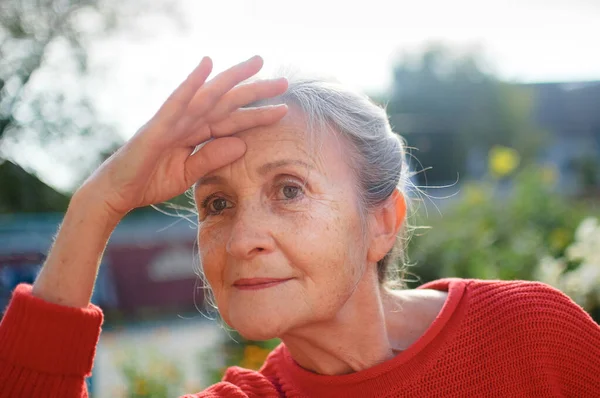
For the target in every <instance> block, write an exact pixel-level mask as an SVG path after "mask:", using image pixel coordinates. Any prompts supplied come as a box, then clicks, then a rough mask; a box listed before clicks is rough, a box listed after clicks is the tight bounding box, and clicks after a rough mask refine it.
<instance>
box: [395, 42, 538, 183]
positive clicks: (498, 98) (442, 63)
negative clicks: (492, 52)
mask: <svg viewBox="0 0 600 398" xmlns="http://www.w3.org/2000/svg"><path fill="white" fill-rule="evenodd" d="M483 64H484V63H483V62H482V57H481V56H480V55H479V54H478V53H477V52H468V53H466V54H458V53H456V52H453V51H452V50H450V49H449V48H446V47H443V46H441V45H431V46H430V47H428V48H427V49H426V50H425V51H424V52H422V53H417V54H413V55H408V56H405V57H404V58H403V60H402V62H400V63H399V64H397V65H396V67H395V68H394V82H393V87H392V92H391V96H390V98H389V102H388V105H387V108H388V111H389V112H390V114H391V118H392V123H393V124H394V127H395V128H396V130H397V131H398V132H399V133H400V134H401V135H403V136H404V137H405V138H406V140H407V142H408V144H409V146H411V147H414V148H416V149H417V151H418V152H416V157H417V158H418V159H419V160H420V161H421V163H422V164H423V167H425V168H427V167H431V166H432V167H433V169H432V170H430V171H428V174H429V175H430V176H431V179H433V180H434V182H440V181H448V180H453V179H455V178H456V176H457V174H460V175H461V176H463V175H464V174H465V172H466V171H467V170H468V169H470V170H471V171H473V167H467V162H468V161H469V159H471V160H475V161H476V162H477V161H479V169H480V171H481V173H484V172H485V155H486V154H487V153H488V151H489V149H490V148H491V147H493V146H495V145H503V146H507V147H511V148H514V149H516V150H517V151H518V152H519V153H520V154H521V156H522V158H523V160H524V162H525V163H529V161H530V160H533V159H534V158H535V156H536V154H537V152H538V150H539V149H540V146H541V145H542V144H543V141H544V133H543V132H542V131H541V130H540V129H539V128H538V127H537V126H536V124H535V123H534V122H533V118H532V110H533V105H534V102H533V97H532V95H531V93H530V92H529V91H528V89H527V88H525V87H523V86H519V85H516V84H508V83H504V82H502V81H499V80H498V79H497V78H496V77H495V76H494V75H493V74H492V73H490V72H488V71H487V70H486V69H485V68H484V67H483V66H482V65H483ZM474 155H475V156H474ZM476 155H479V156H476ZM471 166H473V165H472V164H471ZM476 168H477V167H476ZM477 177H479V176H477Z"/></svg>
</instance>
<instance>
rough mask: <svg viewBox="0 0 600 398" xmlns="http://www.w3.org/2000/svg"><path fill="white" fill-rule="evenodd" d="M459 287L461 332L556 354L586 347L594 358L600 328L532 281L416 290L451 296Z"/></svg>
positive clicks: (454, 283) (442, 284) (444, 284)
mask: <svg viewBox="0 0 600 398" xmlns="http://www.w3.org/2000/svg"><path fill="white" fill-rule="evenodd" d="M459 286H460V290H462V291H463V294H462V297H461V303H460V307H461V312H462V313H463V317H462V320H461V328H462V329H463V330H469V331H474V330H476V331H477V334H478V335H480V337H482V335H484V334H485V335H487V336H488V337H493V338H494V339H496V338H501V339H502V340H503V341H505V342H510V343H512V344H515V345H517V346H519V345H521V346H527V347H530V348H533V347H534V346H538V347H541V346H546V347H558V348H556V350H557V351H560V350H563V351H565V352H568V351H570V350H571V351H573V350H574V351H579V350H586V349H589V350H588V351H589V352H596V355H599V354H600V348H599V347H600V326H598V325H597V324H596V323H595V322H594V320H593V319H592V318H591V317H590V315H589V314H588V313H586V312H585V311H584V310H583V309H582V308H581V307H580V306H579V305H577V304H576V303H575V302H574V301H573V300H571V299H570V298H569V297H568V296H566V295H565V294H564V293H562V292H561V291H559V290H557V289H555V288H554V287H552V286H549V285H547V284H545V283H541V282H533V281H499V280H477V279H458V278H449V279H442V280H438V281H434V282H430V283H428V284H425V285H424V286H422V288H425V289H437V290H447V291H449V292H452V291H453V290H459V288H458V287H459ZM500 334H501V335H500ZM592 345H595V346H594V347H592ZM595 361H596V362H598V363H600V361H598V360H597V359H596V360H595Z"/></svg>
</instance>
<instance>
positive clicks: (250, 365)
mask: <svg viewBox="0 0 600 398" xmlns="http://www.w3.org/2000/svg"><path fill="white" fill-rule="evenodd" d="M267 355H269V350H267V349H265V348H260V347H259V346H257V345H252V344H251V345H247V346H246V347H245V348H244V358H243V359H242V363H241V364H240V365H241V366H242V367H243V368H246V369H254V370H257V369H259V368H260V367H261V366H262V364H263V362H264V361H265V359H266V358H267Z"/></svg>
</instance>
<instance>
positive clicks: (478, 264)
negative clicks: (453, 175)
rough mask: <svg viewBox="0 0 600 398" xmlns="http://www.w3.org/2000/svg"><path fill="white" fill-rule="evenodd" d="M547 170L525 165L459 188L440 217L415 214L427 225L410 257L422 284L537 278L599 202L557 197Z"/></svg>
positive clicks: (552, 175)
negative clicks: (510, 174)
mask: <svg viewBox="0 0 600 398" xmlns="http://www.w3.org/2000/svg"><path fill="white" fill-rule="evenodd" d="M555 179H556V173H555V172H554V171H553V169H550V168H543V167H529V168H525V169H524V170H522V171H520V172H519V173H518V174H517V175H516V176H515V177H514V179H512V180H493V179H491V178H488V179H487V180H484V181H481V182H467V183H464V184H463V186H462V188H461V192H460V194H459V195H458V197H457V198H455V199H454V200H451V199H449V200H450V201H451V203H448V204H447V205H446V206H445V207H443V208H442V210H441V213H442V215H439V216H431V213H430V216H429V217H428V218H426V217H425V216H424V215H423V214H420V215H419V217H418V221H417V223H418V224H419V225H428V226H430V227H431V229H429V230H425V231H424V232H423V233H420V234H418V236H415V238H414V239H413V241H412V242H411V245H410V248H409V250H410V258H411V260H412V261H414V262H415V263H417V265H418V266H417V268H416V269H415V270H414V271H413V272H414V273H415V274H417V275H418V276H419V277H420V278H421V281H420V282H418V283H416V284H417V285H418V284H420V283H422V282H426V281H430V280H434V279H437V278H441V277H463V278H483V279H496V278H498V279H525V280H532V279H535V271H536V267H537V266H538V263H539V261H540V259H541V258H542V257H544V256H548V255H549V256H552V257H560V256H563V255H564V251H565V249H566V248H567V246H568V245H569V244H570V243H572V242H573V237H574V232H575V230H576V228H577V226H578V225H579V223H580V222H581V220H583V219H584V218H585V217H586V216H594V215H596V216H598V215H599V214H600V208H599V207H598V204H597V203H593V202H592V203H578V202H576V201H574V200H570V199H569V198H567V197H565V196H564V195H559V194H557V192H556V190H555V187H554V182H555Z"/></svg>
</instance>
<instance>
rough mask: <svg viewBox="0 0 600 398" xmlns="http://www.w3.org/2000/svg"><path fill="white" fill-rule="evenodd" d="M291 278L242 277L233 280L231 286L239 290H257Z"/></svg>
mask: <svg viewBox="0 0 600 398" xmlns="http://www.w3.org/2000/svg"><path fill="white" fill-rule="evenodd" d="M291 279H293V278H283V279H279V278H244V279H238V280H237V281H235V282H233V286H234V287H236V288H237V289H240V290H259V289H266V288H269V287H273V286H277V285H279V284H281V283H283V282H287V281H289V280H291Z"/></svg>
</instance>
